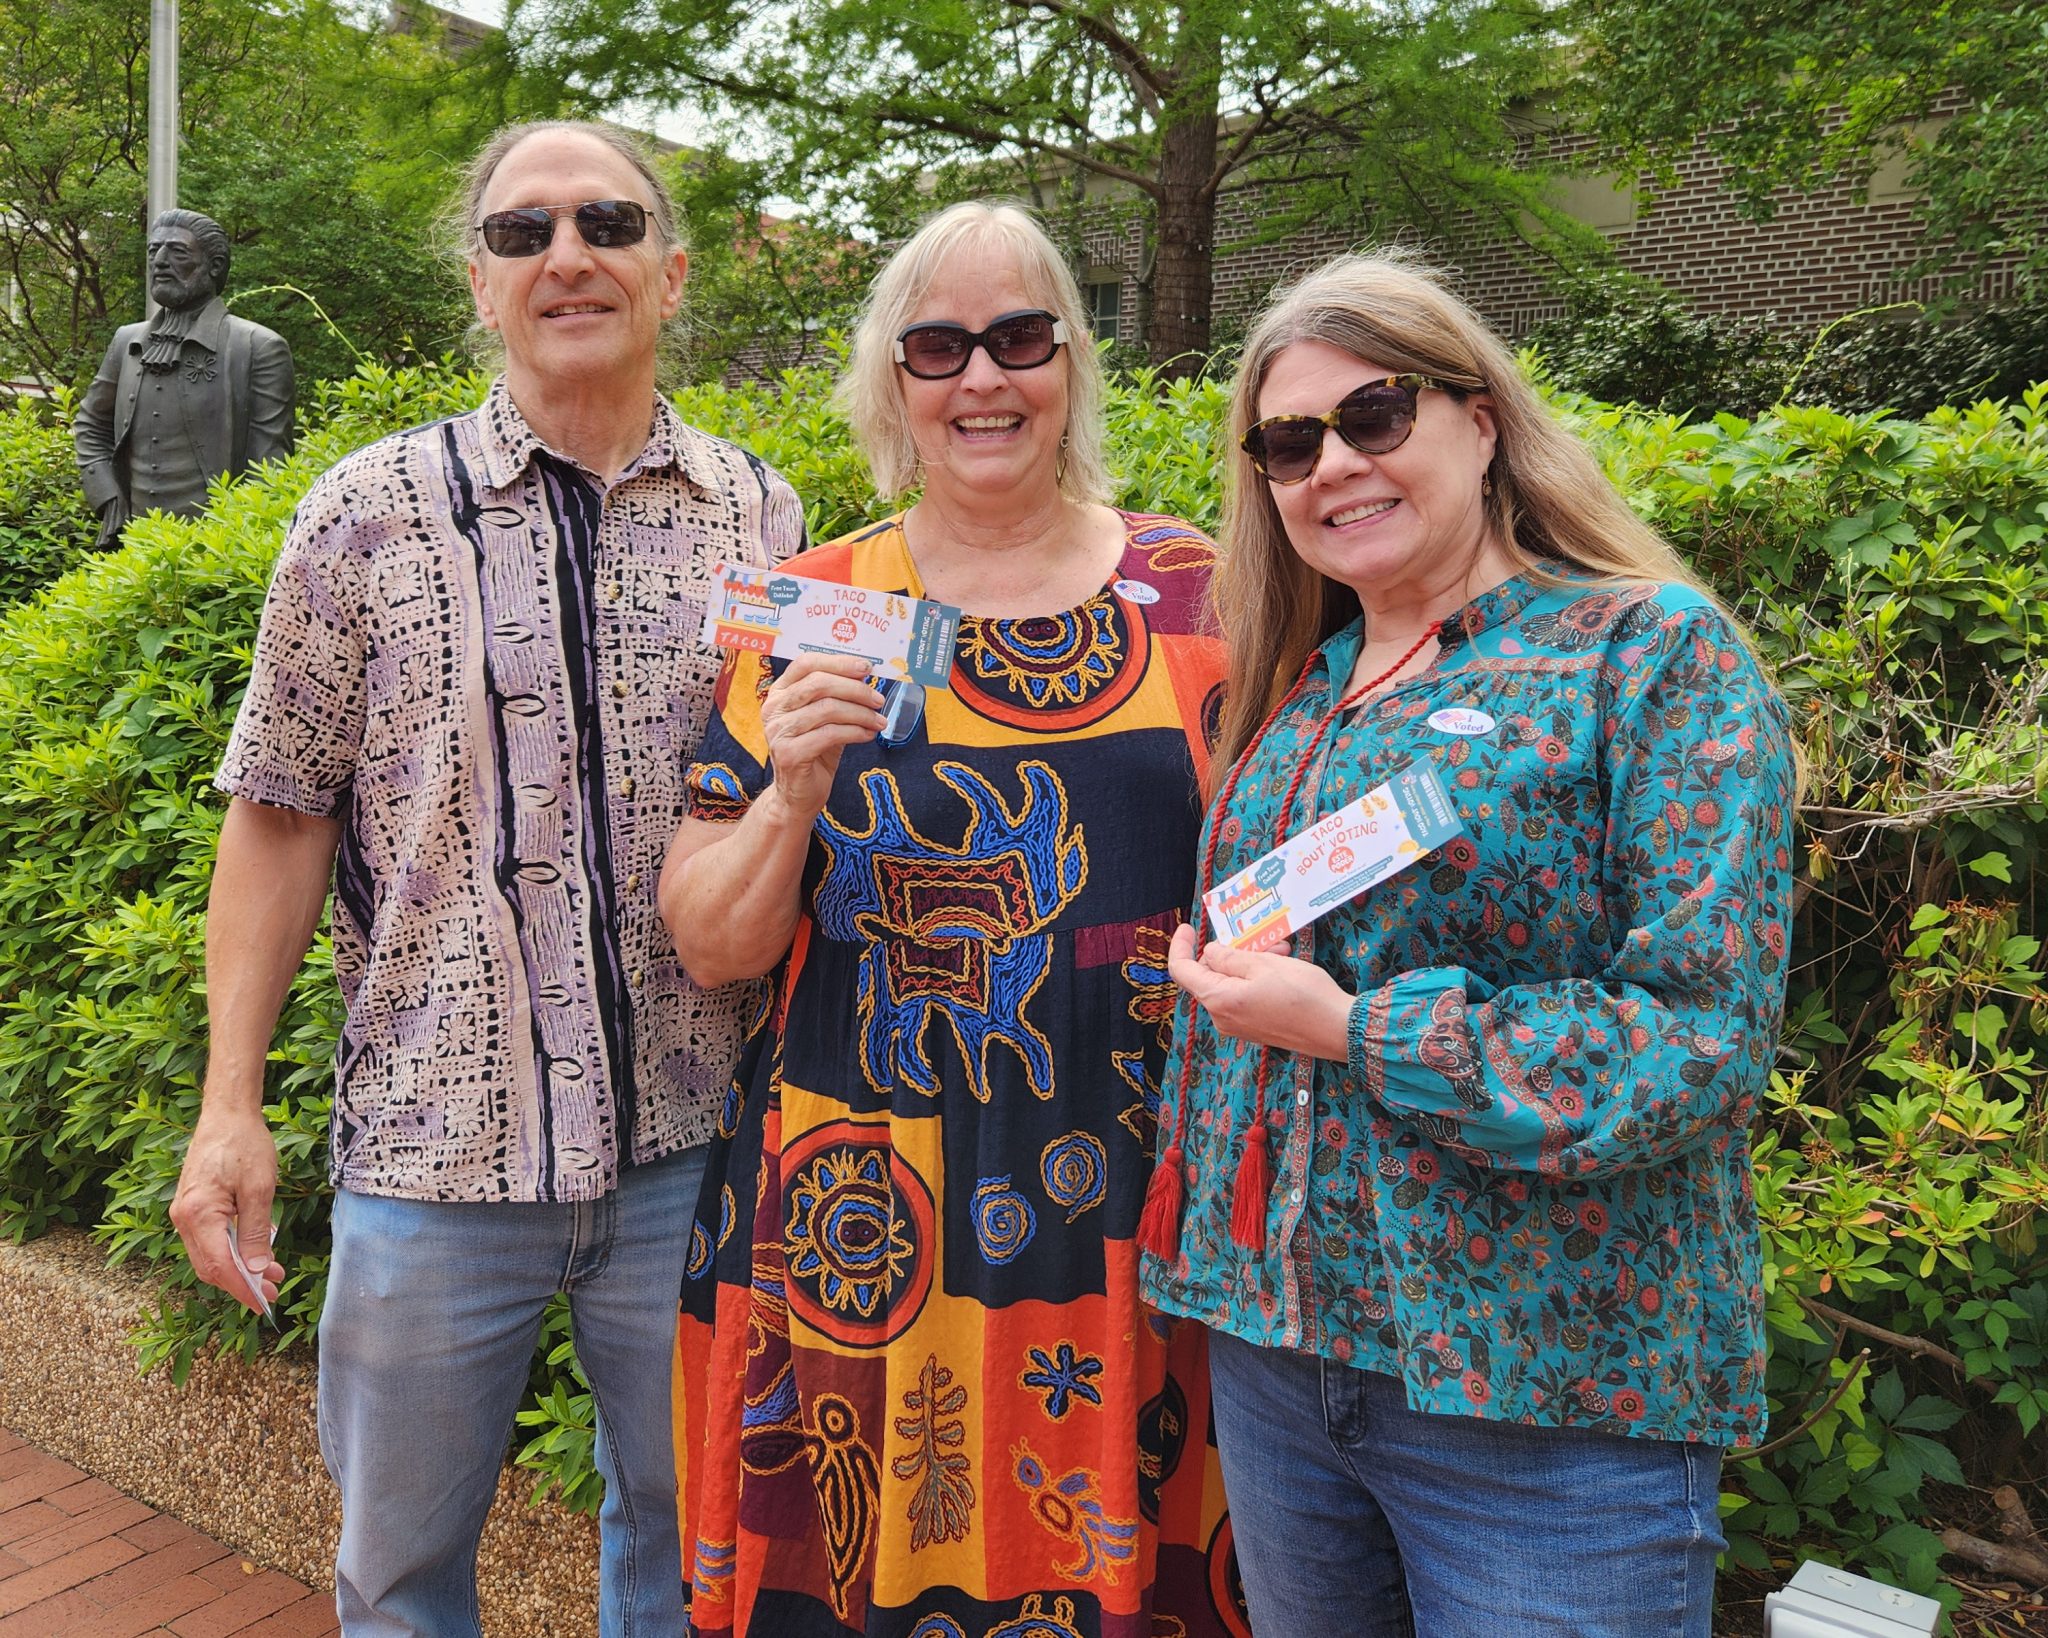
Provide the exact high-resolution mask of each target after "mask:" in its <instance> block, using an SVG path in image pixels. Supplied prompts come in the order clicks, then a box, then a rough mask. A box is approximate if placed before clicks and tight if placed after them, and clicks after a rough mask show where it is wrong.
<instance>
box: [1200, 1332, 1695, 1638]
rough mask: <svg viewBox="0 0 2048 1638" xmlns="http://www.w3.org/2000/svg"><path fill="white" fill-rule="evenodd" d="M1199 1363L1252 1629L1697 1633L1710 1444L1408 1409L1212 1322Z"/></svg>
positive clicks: (1377, 1637)
mask: <svg viewBox="0 0 2048 1638" xmlns="http://www.w3.org/2000/svg"><path fill="white" fill-rule="evenodd" d="M1209 1372H1210V1380H1211V1383H1212V1394H1213V1404H1214V1407H1215V1416H1216V1443H1217V1447H1218V1449H1219V1451H1220V1453H1221V1455H1222V1458H1223V1484H1224V1489H1225V1490H1226V1491H1227V1492H1228V1494H1229V1496H1230V1518H1231V1525H1232V1530H1233V1533H1234V1535H1235V1538H1236V1544H1237V1559H1238V1567H1239V1571H1240V1573H1241V1574H1242V1576H1243V1578H1244V1590H1245V1596H1246V1599H1247V1601H1248V1603H1249V1605H1250V1608H1251V1619H1252V1630H1253V1632H1255V1633H1256V1634H1258V1638H1305V1635H1307V1634H1313V1633H1338V1632H1341V1633H1344V1634H1346V1635H1347V1638H1537V1635H1539V1634H1550V1635H1554V1638H1710V1635H1711V1633H1712V1630H1713V1608H1714V1561H1715V1559H1716V1558H1717V1557H1718V1556H1719V1554H1720V1551H1721V1548H1722V1547H1723V1546H1724V1545H1725V1543H1724V1541H1723V1538H1722V1535H1721V1525H1720V1515H1719V1511H1718V1506H1717V1503H1718V1496H1717V1491H1718V1489H1719V1484H1720V1473H1721V1451H1720V1448H1719V1447H1718V1446H1715V1445H1688V1444H1680V1443H1674V1442H1671V1441H1666V1440H1657V1439H1631V1438H1626V1437H1623V1436H1621V1435H1618V1434H1607V1433H1593V1432H1589V1431H1586V1430H1583V1429H1576V1428H1533V1427H1524V1426H1521V1425H1519V1424H1516V1423H1504V1422H1487V1421H1482V1420H1480V1419H1479V1418H1478V1417H1473V1416H1442V1415H1433V1414H1426V1413H1424V1412H1421V1411H1411V1410H1410V1409H1408V1407H1407V1404H1406V1402H1405V1400H1404V1398H1403V1395H1402V1391H1401V1384H1400V1383H1399V1381H1397V1380H1396V1379H1395V1378H1393V1377H1391V1376H1388V1375H1385V1374H1384V1373H1382V1372H1378V1371H1364V1370H1359V1369H1357V1368H1355V1367H1353V1366H1349V1365H1341V1364H1338V1363H1336V1362H1335V1361H1333V1360H1323V1359H1318V1358H1316V1357H1315V1356H1314V1355H1311V1354H1301V1353H1295V1352H1292V1351H1290V1350H1286V1349H1279V1348H1262V1347H1258V1346H1256V1345H1254V1344H1252V1343H1248V1342H1244V1341H1241V1340H1240V1339H1238V1338H1237V1337H1233V1336H1228V1335H1225V1334H1224V1333H1222V1332H1219V1331H1211V1332H1210V1343H1209Z"/></svg>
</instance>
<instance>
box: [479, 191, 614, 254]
mask: <svg viewBox="0 0 2048 1638" xmlns="http://www.w3.org/2000/svg"><path fill="white" fill-rule="evenodd" d="M562 216H566V217H568V218H569V219H570V220H571V221H572V222H574V223H575V224H576V231H577V232H578V233H580V234H582V235H583V242H584V243H585V244H587V245H592V246H594V247H596V248H597V249H599V250H611V249H615V248H616V247H618V246H620V245H637V244H638V243H639V242H640V241H641V240H642V239H644V238H646V237H647V207H646V206H645V205H639V204H635V203H634V202H633V201H632V200H630V199H592V200H590V201H588V202H587V203H585V204H581V205H524V206H521V207H520V208H519V209H518V210H494V211H492V212H491V214H490V215H488V216H486V217H485V218H484V219H483V220H482V221H481V222H479V223H477V231H478V232H480V233H482V234H483V236H484V247H485V248H486V249H487V250H489V251H490V253H491V254H492V255H493V256H538V255H539V254H540V253H541V252H542V251H543V250H546V249H547V247H548V246H549V245H551V244H553V243H554V240H555V221H556V218H558V217H562Z"/></svg>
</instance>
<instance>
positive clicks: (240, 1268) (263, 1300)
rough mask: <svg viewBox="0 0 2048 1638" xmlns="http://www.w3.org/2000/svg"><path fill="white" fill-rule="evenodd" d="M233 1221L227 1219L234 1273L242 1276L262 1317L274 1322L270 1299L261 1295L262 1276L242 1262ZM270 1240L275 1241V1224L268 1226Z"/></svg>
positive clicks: (229, 1248) (239, 1240) (229, 1252)
mask: <svg viewBox="0 0 2048 1638" xmlns="http://www.w3.org/2000/svg"><path fill="white" fill-rule="evenodd" d="M235 1221H236V1220H235V1219H234V1218H232V1217H230V1218H229V1219H228V1256H229V1258H231V1259H232V1260H233V1262H234V1265H235V1272H236V1273H238V1274H240V1275H241V1276H242V1283H243V1284H244V1285H246V1286H247V1287H248V1288H249V1295H250V1297H251V1298H252V1299H253V1300H254V1301H255V1304H256V1306H257V1307H258V1308H259V1309H261V1310H262V1311H263V1317H264V1318H265V1319H267V1320H274V1319H275V1318H276V1316H275V1315H274V1314H272V1313H271V1311H270V1299H269V1298H268V1297H266V1296H265V1295H264V1294H263V1276H262V1275H261V1274H259V1273H257V1272H256V1270H255V1269H253V1268H251V1267H250V1266H249V1265H248V1264H247V1263H246V1262H244V1261H243V1260H242V1242H241V1238H240V1236H239V1235H238V1234H237V1233H236V1230H235ZM270 1238H271V1240H272V1241H273V1242H275V1241H276V1239H277V1225H276V1224H275V1223H272V1224H271V1225H270Z"/></svg>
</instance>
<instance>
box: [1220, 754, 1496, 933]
mask: <svg viewBox="0 0 2048 1638" xmlns="http://www.w3.org/2000/svg"><path fill="white" fill-rule="evenodd" d="M1464 828H1465V827H1464V826H1463V825H1461V824H1460V823H1459V822H1458V814H1457V810H1456V809H1455V808H1453V807H1452V806H1451V798H1450V793H1449V792H1447V791H1446V790H1445V789H1444V782H1443V779H1442V778H1441V777H1440V776H1439V775H1438V773H1437V771H1436V766H1435V764H1433V763H1431V762H1430V761H1428V760H1427V759H1425V760H1423V761H1420V762H1416V763H1413V764H1411V765H1410V766H1408V767H1406V768H1403V769H1402V770H1401V771H1400V772H1399V773H1397V774H1396V775H1394V777H1393V778H1392V779H1389V780H1388V781H1387V782H1386V783H1385V784H1383V785H1375V786H1374V787H1373V788H1372V789H1371V790H1369V791H1367V792H1366V793H1365V794H1364V795H1363V796H1361V797H1360V798H1359V799H1358V800H1357V801H1355V802H1350V803H1347V804H1346V805H1345V806H1343V807H1341V808H1339V809H1338V810H1337V811H1336V812H1335V813H1333V814H1331V815H1330V816H1329V817H1328V818H1326V819H1319V820H1317V821H1316V822H1315V823H1314V824H1313V825H1311V826H1309V828H1308V829H1307V830H1304V831H1300V832H1298V833H1297V834H1295V835H1293V836H1290V837H1288V839H1287V840H1286V841H1284V842H1282V843H1281V844H1280V845H1279V846H1278V847H1276V848H1275V849H1273V851H1272V852H1271V853H1268V854H1266V855H1265V856H1264V857H1263V858H1260V859H1255V860H1254V861H1253V862H1252V863H1251V864H1249V865H1247V866H1246V867H1245V868H1244V869H1243V870H1240V871H1239V872H1238V873H1237V874H1236V875H1234V876H1232V877H1231V878H1230V879H1229V880H1228V881H1225V882H1222V883H1219V884H1218V885H1217V886H1215V887H1213V888H1211V889H1210V890H1209V892H1208V893H1207V894H1206V895H1205V896H1204V897H1203V900H1202V903H1203V905H1204V906H1205V907H1206V908H1207V909H1208V912H1209V926H1210V927H1211V928H1212V929H1213V930H1214V933H1215V936H1216V937H1217V938H1218V939H1219V940H1221V941H1222V942H1223V943H1225V944H1231V945H1235V946H1237V947H1238V948H1239V949H1242V950H1270V949H1272V948H1274V947H1275V946H1276V945H1280V944H1284V943H1285V942H1286V941H1287V939H1288V938H1290V937H1291V936H1292V935H1293V934H1294V933H1295V931H1296V930H1297V929H1299V928H1303V927H1306V926H1307V925H1308V924H1309V923H1310V922H1312V921H1314V920H1315V919H1316V917H1318V916H1320V915H1321V914H1322V913H1323V912H1324V911H1326V910H1328V909H1330V908H1332V907H1333V906H1335V905H1339V904H1344V903H1347V902H1348V901H1350V900H1352V899H1355V898H1357V897H1358V895H1359V894H1361V893H1363V892H1364V891H1365V890H1366V889H1367V888H1369V887H1375V886H1377V885H1378V884H1379V883H1381V882H1383V881H1385V880H1386V879H1387V878H1388V877H1389V876H1392V875H1395V874H1396V873H1398V872H1399V871H1402V870H1405V869H1407V868H1408V866H1410V865H1411V864H1413V863H1414V862H1415V861H1416V860H1417V859H1419V858H1421V857H1422V856H1423V855H1424V854H1425V853H1432V852H1434V851H1435V850H1436V849H1437V848H1440V847H1442V846H1443V845H1444V843H1446V842H1448V841H1449V840H1450V839H1451V838H1452V837H1453V836H1456V835H1459V834H1460V833H1461V832H1462V831H1463V830H1464Z"/></svg>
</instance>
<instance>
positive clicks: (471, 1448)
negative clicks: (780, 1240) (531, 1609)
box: [320, 1147, 708, 1638]
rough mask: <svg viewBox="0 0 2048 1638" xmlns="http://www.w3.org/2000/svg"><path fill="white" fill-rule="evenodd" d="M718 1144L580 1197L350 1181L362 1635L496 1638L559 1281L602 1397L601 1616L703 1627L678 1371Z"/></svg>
mask: <svg viewBox="0 0 2048 1638" xmlns="http://www.w3.org/2000/svg"><path fill="white" fill-rule="evenodd" d="M707 1153H708V1151H707V1150H706V1149H704V1148H702V1147H699V1148H695V1149H689V1150H685V1151H683V1152H681V1153H679V1154H673V1155H669V1156H667V1157H665V1158H664V1159H661V1160H658V1161H655V1162H654V1163H652V1164H651V1165H646V1166H636V1167H631V1168H629V1169H628V1170H627V1171H626V1172H625V1173H624V1175H623V1176H622V1178H621V1180H620V1184H619V1187H618V1188H617V1189H615V1190H614V1191H613V1192H612V1193H610V1194H608V1195H606V1196H604V1197H603V1198H602V1199H599V1200H588V1201H582V1202H578V1203H572V1204H549V1205H537V1204H522V1203H492V1204H487V1205H484V1204H479V1205H469V1204H464V1205H447V1204H441V1203H437V1202H432V1201H420V1200H393V1199H388V1198H385V1197H382V1196H377V1195H366V1194H352V1193H349V1192H348V1191H346V1190H342V1191H339V1192H338V1193H337V1194H336V1197H335V1202H334V1261H333V1264H332V1266H331V1268H330V1270H329V1273H328V1285H327V1307H326V1311H325V1312H324V1313H323V1314H322V1315H321V1317H320V1449H321V1453H322V1454H323V1455H324V1456H325V1457H326V1458H327V1468H328V1471H329V1472H330V1473H332V1474H333V1475H334V1481H335V1483H336V1484H337V1485H339V1486H340V1487H341V1516H342V1524H341V1548H340V1551H339V1553H338V1554H337V1555H336V1559H335V1569H334V1578H335V1595H336V1599H337V1601H338V1603H339V1605H340V1609H341V1625H342V1631H343V1632H344V1633H345V1634H346V1635H347V1638H401V1635H404V1638H453V1635H456V1634H477V1633H479V1632H481V1630H482V1629H481V1626H480V1625H479V1622H478V1617H477V1596H476V1552H477V1540H478V1537H479V1536H480V1535H481V1534H482V1532H483V1526H484V1515H485V1514H486V1513H487V1512H488V1511H489V1510H490V1505H491V1498H492V1497H493V1496H494V1495H495V1494H496V1493H497V1488H498V1473H499V1469H500V1467H501V1466H502V1465H503V1462H504V1459H505V1449H506V1444H507V1441H508V1439H509V1437H510V1435H511V1432H512V1416H513V1412H514V1411H515V1410H516V1409H517V1408H518V1405H519V1400H520V1397H521V1395H522V1394H523V1393H524V1392H525V1391H526V1382H527V1372H528V1366H529V1364H530V1362H531V1360H532V1358H533V1349H534V1342H535V1339H536V1338H537V1337H538V1336H539V1334H540V1322H541V1313H542V1310H543V1309H544V1308H546V1306H547V1303H548V1299H549V1298H550V1297H552V1296H553V1295H554V1294H555V1293H556V1292H557V1291H566V1292H567V1293H568V1294H569V1308H570V1314H571V1318H572V1323H573V1326H574V1334H575V1338H576V1353H577V1357H578V1358H579V1359H580V1360H581V1361H582V1364H583V1369H584V1373H585V1374H586V1375H587V1376H588V1377H589V1378H590V1386H591V1392H592V1395H593V1397H594V1398H595V1400H596V1402H597V1465H598V1468H599V1470H600V1471H601V1472H602V1473H603V1475H604V1481H605V1495H604V1507H603V1510H602V1512H601V1513H600V1514H599V1520H598V1522H599V1537H600V1571H599V1592H598V1625H599V1630H600V1631H601V1632H602V1633H603V1634H604V1635H605V1638H677V1635H678V1634H680V1633H681V1632H682V1631H683V1630H684V1624H685V1620H686V1616H685V1613H684V1603H683V1568H682V1545H681V1542H680V1540H679V1537H678V1533H677V1524H676V1472H675V1451H674V1447H673V1445H672V1443H671V1439H670V1409H669V1383H670V1377H671V1373H672V1365H673V1361H674V1358H675V1330H676V1303H677V1298H678V1294H679V1292H680V1290H681V1287H682V1280H683V1260H684V1247H685V1244H686V1240H687V1236H688V1234H689V1231H690V1221H691V1216H692V1213H693V1212H694V1210H695V1207H696V1203H697V1186H698V1184H699V1182H700V1181H701V1180H702V1178H703V1174H704V1160H705V1156H706V1154H707Z"/></svg>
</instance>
